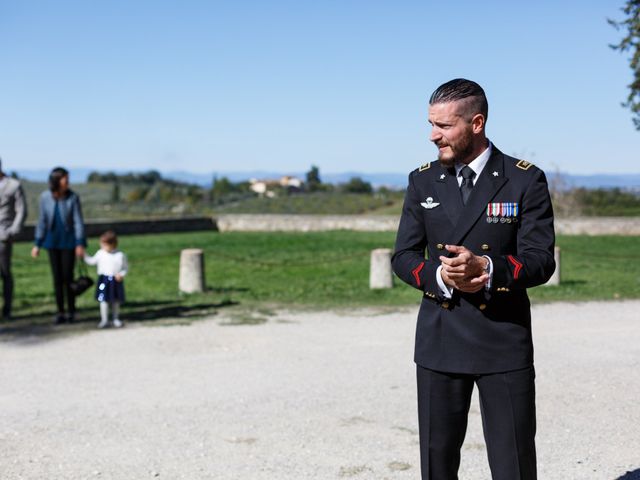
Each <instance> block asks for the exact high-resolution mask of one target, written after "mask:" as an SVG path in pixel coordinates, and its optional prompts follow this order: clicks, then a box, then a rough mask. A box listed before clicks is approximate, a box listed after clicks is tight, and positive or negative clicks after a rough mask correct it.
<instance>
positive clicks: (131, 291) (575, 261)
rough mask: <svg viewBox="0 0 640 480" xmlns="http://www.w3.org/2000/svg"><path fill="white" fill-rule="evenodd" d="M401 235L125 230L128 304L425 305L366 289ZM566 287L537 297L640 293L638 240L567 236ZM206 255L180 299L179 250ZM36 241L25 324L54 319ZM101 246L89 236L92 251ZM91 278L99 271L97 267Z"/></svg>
mask: <svg viewBox="0 0 640 480" xmlns="http://www.w3.org/2000/svg"><path fill="white" fill-rule="evenodd" d="M394 238H395V234H394V233H390V232H389V233H386V232H370V233H366V232H365V233H363V232H350V231H333V232H321V233H244V232H231V233H216V232H198V233H175V234H162V235H140V236H125V237H121V239H120V248H121V249H122V250H123V251H124V252H125V253H126V254H127V256H128V258H129V263H130V275H129V276H128V277H127V279H126V281H125V284H126V292H127V303H126V305H125V307H124V309H123V315H122V316H123V318H125V319H128V320H130V321H145V320H158V319H162V318H174V319H175V318H180V317H183V318H187V319H188V318H189V317H197V316H201V315H204V314H208V313H213V312H215V311H217V310H218V309H220V308H223V307H224V308H227V307H229V306H232V307H233V308H231V309H230V311H231V312H235V311H243V312H244V313H243V315H244V316H245V317H244V321H251V318H252V317H251V315H253V313H247V312H262V315H268V313H269V311H270V310H272V309H274V308H282V307H286V308H314V309H316V308H336V307H337V308H343V307H368V306H375V307H383V306H388V307H394V306H402V305H417V304H419V302H420V300H421V296H420V293H419V292H418V291H416V290H414V289H412V288H411V287H408V286H407V285H405V284H403V283H402V282H401V281H400V280H398V279H396V286H395V288H394V289H392V290H384V291H371V290H369V288H368V281H369V280H368V279H369V255H370V251H371V250H372V249H374V248H380V247H389V248H391V247H393V243H394ZM557 244H558V245H559V246H560V247H561V248H562V271H561V274H562V284H561V285H560V286H558V287H537V288H534V289H531V290H530V296H531V298H532V300H533V301H534V302H540V301H557V300H566V301H580V300H597V299H603V300H604V299H618V298H640V238H638V237H617V236H600V237H587V236H561V237H559V238H558V240H557ZM188 247H189V248H202V249H204V251H205V265H206V283H207V291H206V292H205V293H202V294H194V295H180V294H179V293H178V291H177V286H178V267H179V257H180V250H181V249H183V248H188ZM30 248H31V244H30V243H26V242H24V243H18V244H16V245H15V246H14V256H13V260H14V262H13V272H14V277H15V282H16V284H15V306H14V315H15V316H16V320H15V321H16V322H19V323H28V324H33V323H36V324H37V323H43V324H44V323H48V322H49V321H50V320H51V318H52V316H53V314H54V312H55V307H54V305H55V302H54V298H53V292H52V286H51V275H50V270H49V264H48V258H47V255H46V252H45V251H43V252H42V255H41V257H40V258H39V259H38V260H33V259H31V258H30V257H29V251H30ZM96 249H97V241H96V239H91V240H90V247H89V251H90V252H91V253H94V252H95V250H96ZM90 271H91V275H92V276H93V274H94V272H95V270H90ZM78 305H79V312H80V315H79V316H80V317H81V318H84V319H86V320H87V321H93V320H95V321H97V318H98V306H97V302H96V301H95V300H94V299H93V292H87V293H85V294H84V295H83V296H82V297H80V298H79V300H78Z"/></svg>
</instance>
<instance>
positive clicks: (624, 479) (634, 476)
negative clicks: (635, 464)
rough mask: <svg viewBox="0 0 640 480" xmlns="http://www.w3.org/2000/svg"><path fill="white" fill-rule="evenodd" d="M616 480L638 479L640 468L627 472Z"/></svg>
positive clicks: (639, 477) (639, 479) (639, 478)
mask: <svg viewBox="0 0 640 480" xmlns="http://www.w3.org/2000/svg"><path fill="white" fill-rule="evenodd" d="M616 480H640V468H637V469H636V470H634V471H633V472H627V473H625V474H624V475H622V476H621V477H618V478H616Z"/></svg>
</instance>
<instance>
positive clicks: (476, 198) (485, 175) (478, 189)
mask: <svg viewBox="0 0 640 480" xmlns="http://www.w3.org/2000/svg"><path fill="white" fill-rule="evenodd" d="M454 180H455V177H454ZM506 182H507V179H506V178H505V177H504V158H503V155H502V152H500V151H499V150H498V149H497V148H495V147H493V153H492V154H491V157H490V158H489V161H488V162H487V164H486V165H485V166H484V169H483V170H482V173H481V174H480V177H479V178H478V181H477V182H476V184H475V185H474V186H473V190H472V191H471V195H470V196H469V199H468V201H467V204H466V205H465V206H464V207H463V208H462V210H461V212H460V219H459V221H458V222H457V224H456V228H455V230H454V232H453V235H452V238H451V242H452V244H453V245H460V242H461V241H462V239H463V238H464V237H465V235H466V234H467V232H469V230H471V227H473V225H474V224H475V223H476V221H477V220H478V217H479V216H480V215H482V214H483V213H484V212H485V211H486V209H487V204H488V203H489V202H491V199H492V198H493V197H495V195H496V194H497V193H498V191H499V190H500V189H501V188H502V187H503V185H504V184H505V183H506ZM456 187H457V185H456ZM458 197H460V195H459V194H458ZM460 204H462V200H460Z"/></svg>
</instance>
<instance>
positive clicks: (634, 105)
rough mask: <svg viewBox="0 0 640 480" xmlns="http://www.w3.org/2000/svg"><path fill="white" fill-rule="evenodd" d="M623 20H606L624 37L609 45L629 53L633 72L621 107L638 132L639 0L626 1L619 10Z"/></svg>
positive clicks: (639, 106) (639, 92) (639, 84)
mask: <svg viewBox="0 0 640 480" xmlns="http://www.w3.org/2000/svg"><path fill="white" fill-rule="evenodd" d="M621 10H622V11H623V12H624V14H625V17H626V18H625V19H624V20H621V21H616V20H611V19H608V20H607V21H608V22H609V24H610V25H612V26H614V27H615V28H616V30H623V31H624V33H625V36H624V37H623V38H622V40H621V41H620V43H618V44H615V45H610V47H611V48H613V49H614V50H618V51H620V52H630V53H631V58H630V59H629V66H630V67H631V70H633V81H632V82H631V83H630V84H629V85H628V86H629V95H628V97H627V101H626V102H625V103H623V104H622V105H623V106H624V107H627V108H629V110H631V113H632V114H633V124H634V125H635V127H636V130H640V0H627V2H626V3H625V5H624V7H623V8H622V9H621Z"/></svg>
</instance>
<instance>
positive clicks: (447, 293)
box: [436, 265, 453, 298]
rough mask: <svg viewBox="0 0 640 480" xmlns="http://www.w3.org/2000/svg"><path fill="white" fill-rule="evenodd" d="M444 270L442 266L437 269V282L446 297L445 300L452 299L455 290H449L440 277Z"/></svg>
mask: <svg viewBox="0 0 640 480" xmlns="http://www.w3.org/2000/svg"><path fill="white" fill-rule="evenodd" d="M441 270H442V265H440V266H439V267H438V268H437V269H436V281H437V282H438V286H439V287H440V291H441V292H442V294H443V295H444V298H451V296H452V294H453V288H449V287H448V286H447V285H445V283H444V280H442V275H440V271H441Z"/></svg>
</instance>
